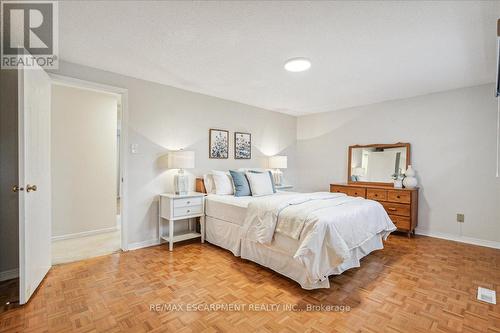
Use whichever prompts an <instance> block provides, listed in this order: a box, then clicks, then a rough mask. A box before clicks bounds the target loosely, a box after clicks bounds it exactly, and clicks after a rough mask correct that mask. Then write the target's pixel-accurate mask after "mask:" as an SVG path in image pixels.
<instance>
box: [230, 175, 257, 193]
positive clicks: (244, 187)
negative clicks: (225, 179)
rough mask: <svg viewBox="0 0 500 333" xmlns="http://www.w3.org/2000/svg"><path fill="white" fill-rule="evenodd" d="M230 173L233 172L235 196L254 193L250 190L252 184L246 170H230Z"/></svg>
mask: <svg viewBox="0 0 500 333" xmlns="http://www.w3.org/2000/svg"><path fill="white" fill-rule="evenodd" d="M229 173H230V174H231V178H233V184H234V196H235V197H246V196H249V195H252V192H250V184H248V179H247V177H246V176H245V173H244V172H239V171H233V170H229Z"/></svg>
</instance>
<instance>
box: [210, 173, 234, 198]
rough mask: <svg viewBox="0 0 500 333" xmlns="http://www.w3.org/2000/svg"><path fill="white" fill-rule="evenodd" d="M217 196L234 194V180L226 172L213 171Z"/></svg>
mask: <svg viewBox="0 0 500 333" xmlns="http://www.w3.org/2000/svg"><path fill="white" fill-rule="evenodd" d="M212 178H213V180H214V184H215V193H216V194H234V186H233V179H232V178H231V175H230V174H228V173H227V172H224V171H215V170H213V171H212Z"/></svg>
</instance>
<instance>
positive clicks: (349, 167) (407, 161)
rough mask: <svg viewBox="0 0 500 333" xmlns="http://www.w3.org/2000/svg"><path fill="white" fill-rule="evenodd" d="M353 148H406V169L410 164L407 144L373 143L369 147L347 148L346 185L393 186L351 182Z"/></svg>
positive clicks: (389, 184) (391, 184) (356, 146)
mask: <svg viewBox="0 0 500 333" xmlns="http://www.w3.org/2000/svg"><path fill="white" fill-rule="evenodd" d="M353 148H406V169H408V165H410V164H411V154H410V144H409V143H407V142H398V143H389V144H385V143H375V144H370V145H353V146H349V156H348V158H347V183H348V184H352V185H356V184H358V185H374V186H394V184H393V183H383V182H355V181H352V180H351V159H352V149H353Z"/></svg>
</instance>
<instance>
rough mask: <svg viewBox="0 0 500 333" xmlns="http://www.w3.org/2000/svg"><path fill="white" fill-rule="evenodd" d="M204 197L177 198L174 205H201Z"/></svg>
mask: <svg viewBox="0 0 500 333" xmlns="http://www.w3.org/2000/svg"><path fill="white" fill-rule="evenodd" d="M202 200H203V198H185V199H175V200H174V207H175V208H177V207H191V206H201V204H202Z"/></svg>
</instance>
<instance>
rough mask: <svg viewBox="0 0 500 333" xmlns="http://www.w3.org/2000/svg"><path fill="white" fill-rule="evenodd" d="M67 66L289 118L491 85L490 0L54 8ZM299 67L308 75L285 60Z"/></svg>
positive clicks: (71, 4) (495, 5)
mask: <svg viewBox="0 0 500 333" xmlns="http://www.w3.org/2000/svg"><path fill="white" fill-rule="evenodd" d="M59 11H60V13H59V15H60V20H59V26H60V28H59V36H60V57H61V58H62V59H64V60H66V61H70V62H74V63H78V64H83V65H87V66H91V67H96V68H100V69H104V70H109V71H113V72H117V73H120V74H125V75H129V76H132V77H136V78H141V79H145V80H150V81H154V82H159V83H163V84H166V85H171V86H175V87H179V88H183V89H187V90H191V91H196V92H200V93H204V94H207V95H212V96H216V97H221V98H225V99H228V100H233V101H238V102H242V103H246V104H250V105H254V106H259V107H262V108H266V109H270V110H275V111H279V112H285V113H289V114H293V115H300V114H307V113H315V112H325V111H332V110H337V109H341V108H346V107H351V106H357V105H365V104H370V103H375V102H380V101H384V100H391V99H398V98H405V97H410V96H416V95H422V94H427V93H432V92H437V91H443V90H449V89H454V88H459V87H465V86H472V85H477V84H483V83H488V82H493V81H494V80H495V66H496V56H495V54H496V50H495V45H496V20H497V18H498V17H500V2H498V1H491V2H487V1H476V2H468V1H457V2H452V1H443V2H436V1H429V2H424V1H420V2H410V1H401V2H396V1H387V2H374V1H367V2H348V1H342V2H340V1H339V2H326V1H315V2H298V1H295V2H284V1H276V2H270V1H265V2H260V1H259V2H258V1H248V2H243V1H235V2H229V1H220V2H215V1H211V2H191V1H182V2H161V1H153V2H145V1H112V2H107V1H95V2H90V1H67V2H62V3H60V9H59ZM292 57H307V58H309V59H311V62H312V67H311V69H310V70H309V71H307V72H302V73H289V72H286V71H285V70H284V69H283V63H284V61H285V60H286V59H288V58H292Z"/></svg>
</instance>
